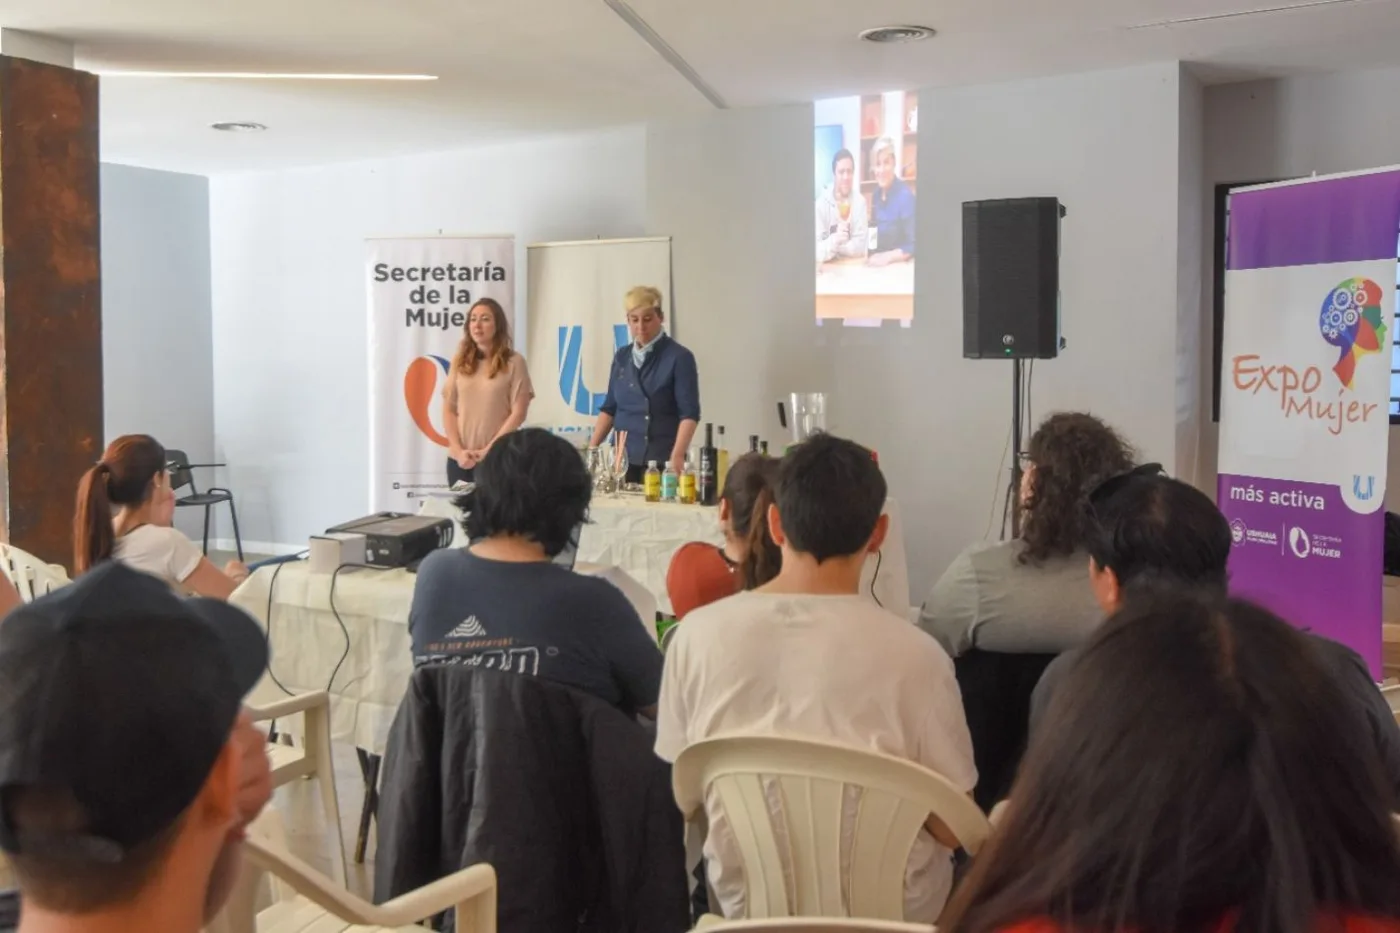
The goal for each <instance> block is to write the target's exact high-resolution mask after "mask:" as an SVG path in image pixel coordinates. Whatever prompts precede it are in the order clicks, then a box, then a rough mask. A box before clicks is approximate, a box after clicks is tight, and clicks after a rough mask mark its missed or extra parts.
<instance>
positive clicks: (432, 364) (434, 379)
mask: <svg viewBox="0 0 1400 933" xmlns="http://www.w3.org/2000/svg"><path fill="white" fill-rule="evenodd" d="M451 366H452V364H451V363H449V362H447V360H445V359H443V358H442V357H440V356H420V357H418V359H416V360H414V361H413V362H412V363H409V364H408V369H406V370H404V374H403V400H404V402H405V403H406V404H407V405H408V413H409V415H410V416H412V418H413V423H414V424H416V425H418V430H419V431H422V432H423V436H424V437H426V438H427V439H428V440H430V441H432V442H433V443H434V444H437V445H438V446H439V447H446V446H447V438H445V437H443V436H442V432H440V431H439V430H438V429H437V428H435V427H433V418H432V414H431V412H432V410H433V403H434V402H436V401H437V398H438V376H439V375H440V374H441V375H446V374H447V371H448V370H449V369H450V368H451Z"/></svg>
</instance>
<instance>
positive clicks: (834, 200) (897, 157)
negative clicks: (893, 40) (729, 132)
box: [813, 91, 919, 327]
mask: <svg viewBox="0 0 1400 933" xmlns="http://www.w3.org/2000/svg"><path fill="white" fill-rule="evenodd" d="M813 109H814V113H815V124H816V134H815V146H814V150H815V153H816V163H815V168H816V189H815V196H816V252H817V261H816V267H817V323H818V324H821V323H822V322H823V321H827V320H839V321H841V322H842V323H843V324H844V325H846V326H848V327H879V326H880V325H881V324H883V323H884V322H885V321H899V322H900V323H901V324H902V325H903V326H905V327H908V326H909V324H910V322H912V321H913V319H914V226H915V225H914V203H915V197H916V194H915V183H916V181H915V180H916V178H917V171H916V168H917V165H918V148H919V144H918V138H919V98H918V95H917V94H916V93H914V92H912V91H888V92H886V93H884V94H865V95H861V96H859V97H835V98H831V99H830V100H819V101H817V102H816V104H815V106H814V108H813Z"/></svg>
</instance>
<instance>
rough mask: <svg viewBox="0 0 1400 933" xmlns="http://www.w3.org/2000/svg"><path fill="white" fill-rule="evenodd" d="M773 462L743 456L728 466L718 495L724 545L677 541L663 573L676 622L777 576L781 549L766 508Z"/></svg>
mask: <svg viewBox="0 0 1400 933" xmlns="http://www.w3.org/2000/svg"><path fill="white" fill-rule="evenodd" d="M777 478H778V461H777V460H775V459H773V458H771V457H765V456H763V455H762V454H745V455H744V456H742V457H740V458H739V459H738V460H736V461H734V465H733V466H732V467H730V470H729V475H728V476H727V477H725V480H724V489H723V490H722V491H721V492H720V497H719V523H720V527H721V529H722V530H723V532H724V547H722V548H718V547H715V546H714V545H713V544H706V543H704V542H702V541H692V542H690V543H689V544H686V545H683V546H682V547H681V549H680V550H678V551H676V553H675V556H673V557H672V558H671V566H670V568H669V569H667V571H666V593H667V595H668V596H670V598H671V611H672V612H673V613H675V616H676V619H677V621H679V620H681V619H684V618H685V617H686V615H687V614H688V613H690V612H691V611H692V610H695V609H699V608H700V607H701V606H708V605H709V604H710V603H713V602H716V601H718V600H721V599H723V598H724V597H726V596H733V595H734V594H735V593H737V592H739V591H740V590H752V589H755V588H757V587H760V586H762V585H763V584H765V583H767V582H768V581H769V580H771V579H773V578H774V577H776V576H777V575H778V567H779V565H780V564H781V563H782V559H783V558H782V552H781V551H780V550H779V549H778V545H777V544H775V543H774V542H773V539H772V537H770V536H769V534H768V519H767V514H768V506H769V505H771V504H772V503H773V485H774V483H775V482H776V481H777Z"/></svg>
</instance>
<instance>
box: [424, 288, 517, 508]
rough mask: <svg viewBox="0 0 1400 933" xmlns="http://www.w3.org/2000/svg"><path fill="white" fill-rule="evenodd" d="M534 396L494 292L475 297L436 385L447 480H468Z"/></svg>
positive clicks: (512, 429)
mask: <svg viewBox="0 0 1400 933" xmlns="http://www.w3.org/2000/svg"><path fill="white" fill-rule="evenodd" d="M534 397H535V387H534V385H533V384H531V382H530V371H529V370H528V369H526V368H525V358H524V357H523V356H521V355H520V354H519V353H516V352H515V349H514V347H513V345H512V343H511V339H510V325H509V324H508V323H507V321H506V313H505V311H504V309H502V308H501V305H500V303H499V302H498V301H496V300H495V299H494V298H482V299H480V300H479V301H477V303H476V304H474V305H472V306H471V310H469V311H468V312H467V324H466V328H465V331H464V332H463V334H462V342H461V343H460V344H458V346H457V354H456V355H455V356H454V357H453V358H452V371H451V372H449V373H448V374H447V385H445V386H443V389H442V430H443V433H444V434H446V435H447V453H448V457H447V483H448V485H449V486H450V485H453V484H455V483H457V482H458V481H459V480H460V481H465V482H471V478H472V473H473V471H474V470H475V469H476V465H477V464H478V463H480V462H481V458H482V457H484V456H486V451H488V450H490V449H491V445H492V444H494V443H495V442H496V439H497V438H499V437H501V436H502V435H504V434H509V433H510V432H511V431H514V430H515V429H516V428H518V427H520V426H521V425H522V424H524V423H525V416H526V415H527V414H528V413H529V411H530V400H531V399H533V398H534Z"/></svg>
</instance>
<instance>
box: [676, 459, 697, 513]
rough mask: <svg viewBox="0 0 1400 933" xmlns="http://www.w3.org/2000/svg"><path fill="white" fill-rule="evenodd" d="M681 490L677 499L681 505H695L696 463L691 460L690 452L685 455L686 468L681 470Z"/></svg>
mask: <svg viewBox="0 0 1400 933" xmlns="http://www.w3.org/2000/svg"><path fill="white" fill-rule="evenodd" d="M680 479H681V481H680V490H679V493H678V495H677V496H676V498H677V499H679V500H680V503H681V505H694V504H695V463H694V462H693V461H692V460H691V459H690V451H686V454H685V466H683V467H682V468H681V477H680Z"/></svg>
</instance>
